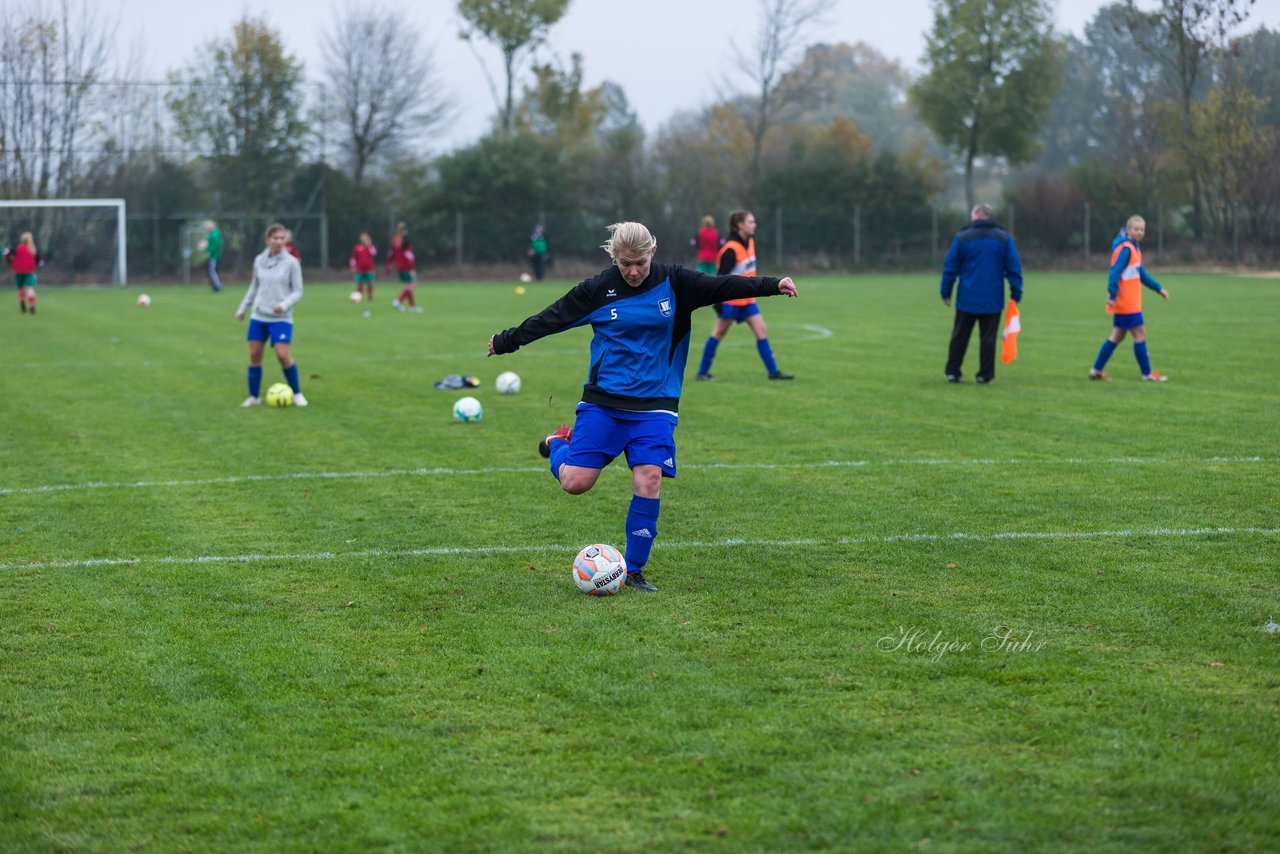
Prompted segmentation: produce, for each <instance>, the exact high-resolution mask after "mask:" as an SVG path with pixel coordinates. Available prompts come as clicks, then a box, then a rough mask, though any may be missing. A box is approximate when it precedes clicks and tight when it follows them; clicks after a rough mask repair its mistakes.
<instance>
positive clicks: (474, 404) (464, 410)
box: [453, 397, 484, 423]
mask: <svg viewBox="0 0 1280 854" xmlns="http://www.w3.org/2000/svg"><path fill="white" fill-rule="evenodd" d="M483 415H484V407H483V406H481V405H480V401H478V400H476V399H475V398H474V397H460V398H458V402H457V403H455V404H454V405H453V417H454V418H456V419H457V420H459V421H462V422H468V423H469V422H471V421H479V420H480V418H481V417H482V416H483Z"/></svg>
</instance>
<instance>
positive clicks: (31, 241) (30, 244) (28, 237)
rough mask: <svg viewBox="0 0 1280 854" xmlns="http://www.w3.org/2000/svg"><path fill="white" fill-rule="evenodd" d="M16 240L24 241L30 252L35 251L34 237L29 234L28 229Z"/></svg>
mask: <svg viewBox="0 0 1280 854" xmlns="http://www.w3.org/2000/svg"><path fill="white" fill-rule="evenodd" d="M18 242H19V243H25V244H26V245H27V248H28V249H30V250H31V251H32V252H35V251H36V239H35V238H34V237H32V236H31V232H29V231H24V232H22V236H21V237H19V238H18Z"/></svg>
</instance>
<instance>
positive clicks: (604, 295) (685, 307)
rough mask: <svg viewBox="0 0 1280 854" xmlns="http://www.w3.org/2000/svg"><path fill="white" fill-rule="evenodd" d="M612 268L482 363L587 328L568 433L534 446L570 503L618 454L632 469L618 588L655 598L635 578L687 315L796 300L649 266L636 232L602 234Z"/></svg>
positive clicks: (783, 283) (664, 448)
mask: <svg viewBox="0 0 1280 854" xmlns="http://www.w3.org/2000/svg"><path fill="white" fill-rule="evenodd" d="M600 248H601V249H604V250H605V251H606V252H608V253H609V257H610V258H612V259H613V266H611V267H609V268H608V269H607V270H605V271H603V272H602V273H600V274H598V275H596V276H594V277H592V278H590V279H587V280H585V281H583V282H580V283H579V284H578V285H576V286H575V287H574V288H573V290H571V291H569V292H568V293H567V294H565V295H564V296H562V297H561V298H560V299H558V300H556V301H555V302H554V303H552V304H551V305H549V306H547V308H545V309H543V310H542V311H541V312H540V313H538V314H535V315H534V316H532V317H530V318H529V319H527V320H525V321H524V323H521V324H520V325H519V326H513V327H512V328H510V329H508V330H506V331H504V332H499V333H498V334H496V335H494V336H493V337H492V338H490V339H489V355H490V356H495V355H502V354H504V353H512V352H515V351H516V350H518V349H519V348H520V347H522V346H524V345H525V344H531V343H533V342H534V341H537V340H538V339H539V338H544V337H546V336H547V335H553V334H555V333H557V332H563V331H565V330H566V329H573V328H575V327H578V326H585V325H588V324H589V325H590V326H591V329H592V332H593V333H594V335H593V337H592V339H591V367H590V370H589V373H588V376H587V382H586V383H585V384H584V385H583V389H582V402H580V403H579V404H578V406H577V413H576V416H575V420H574V425H573V427H572V428H571V427H569V426H567V425H563V424H562V425H561V426H560V428H559V429H558V430H556V431H555V432H554V433H552V434H551V435H549V436H547V437H546V438H545V439H543V440H542V441H541V442H540V443H539V445H538V452H539V453H540V454H542V456H544V457H548V458H550V460H551V474H552V476H554V477H555V478H556V480H558V481H560V487H561V488H562V489H563V490H564V491H565V492H568V493H570V494H571V495H581V494H582V493H584V492H586V491H587V490H589V489H590V488H591V487H593V486H595V483H596V479H597V478H599V477H600V472H601V470H602V469H603V468H604V467H605V466H607V465H608V464H609V463H610V462H612V461H613V459H614V458H615V457H617V456H618V454H620V453H625V454H626V456H627V465H628V466H630V467H631V484H632V488H633V490H634V496H633V497H632V499H631V506H630V509H629V510H628V512H627V548H626V555H625V557H626V561H627V581H626V583H627V586H628V587H634V588H635V589H637V590H645V591H649V592H656V591H657V589H658V588H656V587H655V586H653V584H651V583H649V581H648V580H647V579H646V578H645V576H644V568H645V565H646V564H647V563H648V562H649V552H650V550H651V549H652V548H653V541H654V539H655V538H656V537H657V536H658V501H659V499H658V492H659V488H660V486H661V484H662V478H664V477H675V476H676V446H675V428H676V423H677V418H678V415H677V410H678V409H679V406H680V391H681V388H682V387H683V384H684V369H685V362H686V361H687V360H688V358H689V330H690V319H691V315H692V314H693V310H694V309H696V308H699V307H701V306H704V305H712V304H714V303H718V302H726V301H728V300H732V299H743V298H746V297H766V296H774V295H776V294H784V295H786V296H789V297H793V296H795V295H796V285H795V282H793V281H791V279H790V278H789V277H788V278H784V279H774V278H769V277H765V276H760V277H756V278H748V277H746V276H734V275H729V276H708V275H706V274H704V273H698V272H695V271H693V270H688V269H686V268H684V267H681V266H678V265H675V264H654V263H653V255H654V252H656V251H657V248H658V243H657V241H656V240H654V238H653V235H651V234H650V233H649V229H647V228H646V227H645V226H644V225H642V224H641V223H638V222H620V223H615V224H613V225H611V226H609V240H608V241H607V242H606V243H605V244H604V245H603V246H601V247H600Z"/></svg>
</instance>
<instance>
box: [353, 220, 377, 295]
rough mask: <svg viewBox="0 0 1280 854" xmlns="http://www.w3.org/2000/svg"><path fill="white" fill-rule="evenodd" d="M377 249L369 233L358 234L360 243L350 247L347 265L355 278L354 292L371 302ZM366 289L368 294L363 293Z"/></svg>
mask: <svg viewBox="0 0 1280 854" xmlns="http://www.w3.org/2000/svg"><path fill="white" fill-rule="evenodd" d="M377 259H378V247H376V246H374V245H373V237H371V236H370V234H369V232H367V231H362V232H360V242H359V243H357V244H356V245H355V246H353V247H351V257H350V258H348V259H347V264H348V265H350V267H351V272H352V273H354V274H355V277H356V292H357V293H359V294H360V295H361V296H362V297H364V298H365V299H367V300H369V301H370V302H373V277H374V273H375V272H376V271H377V269H378V261H377ZM365 288H368V293H365Z"/></svg>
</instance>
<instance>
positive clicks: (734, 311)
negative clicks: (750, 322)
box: [716, 302, 760, 323]
mask: <svg viewBox="0 0 1280 854" xmlns="http://www.w3.org/2000/svg"><path fill="white" fill-rule="evenodd" d="M759 313H760V306H759V304H758V303H754V302H753V303H748V304H747V305H729V304H728V303H727V302H718V303H716V314H717V315H719V317H720V319H721V320H732V321H733V322H734V323H742V322H743V321H744V320H746V319H747V318H748V317H755V316H756V315H757V314H759Z"/></svg>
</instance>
